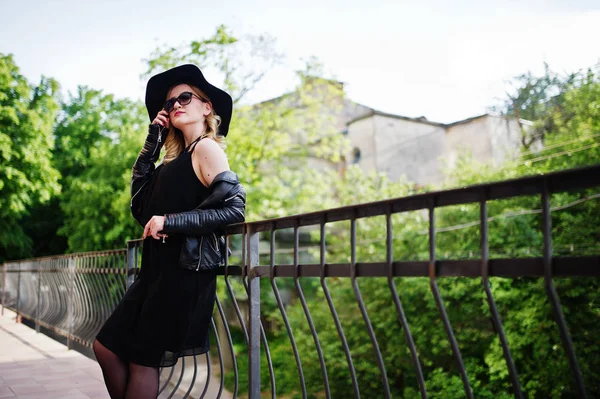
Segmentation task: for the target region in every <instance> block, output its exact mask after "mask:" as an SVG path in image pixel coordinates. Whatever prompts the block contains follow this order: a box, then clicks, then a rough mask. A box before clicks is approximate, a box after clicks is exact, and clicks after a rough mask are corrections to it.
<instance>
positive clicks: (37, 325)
mask: <svg viewBox="0 0 600 399" xmlns="http://www.w3.org/2000/svg"><path fill="white" fill-rule="evenodd" d="M34 262H35V261H34ZM35 263H36V264H37V265H36V266H37V268H38V271H37V275H36V277H37V300H36V303H35V332H36V333H39V332H40V297H41V288H42V286H41V281H42V274H41V265H42V263H41V262H39V261H38V262H35ZM32 275H33V274H32Z"/></svg>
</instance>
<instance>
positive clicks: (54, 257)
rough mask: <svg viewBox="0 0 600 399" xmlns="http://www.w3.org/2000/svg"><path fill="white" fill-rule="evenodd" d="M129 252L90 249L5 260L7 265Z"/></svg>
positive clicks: (125, 251)
mask: <svg viewBox="0 0 600 399" xmlns="http://www.w3.org/2000/svg"><path fill="white" fill-rule="evenodd" d="M126 253H127V249H107V250H102V251H90V252H76V253H71V254H62V255H48V256H40V257H38V258H26V259H19V260H11V261H7V262H5V264H6V265H7V266H9V265H14V264H19V263H27V262H41V261H50V260H58V259H71V258H85V257H106V256H112V255H125V254H126Z"/></svg>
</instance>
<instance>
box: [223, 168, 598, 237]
mask: <svg viewBox="0 0 600 399" xmlns="http://www.w3.org/2000/svg"><path fill="white" fill-rule="evenodd" d="M546 182H547V184H548V189H549V192H550V193H552V192H560V191H567V190H572V189H583V188H588V187H595V186H599V185H600V165H594V166H590V167H586V168H578V169H570V170H565V171H560V172H554V173H549V174H546V175H539V176H530V177H523V178H519V179H513V180H507V181H502V182H496V183H486V184H479V185H474V186H469V187H465V188H458V189H453V190H446V191H434V192H430V193H424V194H417V195H413V196H410V197H402V198H393V199H389V200H384V201H376V202H369V203H366V204H360V205H350V206H345V207H340V208H334V209H328V210H325V211H319V212H311V213H305V214H301V215H293V216H287V217H282V218H277V219H268V220H261V221H257V222H250V223H247V225H251V226H252V231H256V232H262V231H270V230H272V229H274V230H281V229H286V228H292V227H295V226H298V227H300V226H310V225H316V224H319V223H321V222H322V221H323V222H325V223H331V222H337V221H341V220H350V219H351V218H352V217H356V218H357V219H359V218H364V217H372V216H381V215H385V214H386V212H387V211H388V209H390V207H391V213H398V212H407V211H415V210H419V209H426V208H428V207H429V206H430V204H431V203H433V204H435V207H440V206H448V205H459V204H468V203H479V201H480V199H481V192H482V190H485V191H486V192H487V193H488V197H487V198H486V199H487V200H498V199H505V198H512V197H519V196H524V195H537V194H541V193H542V192H543V190H544V184H546ZM240 226H242V225H240ZM240 228H241V227H240ZM236 229H237V226H236V228H235V229H233V228H232V229H231V230H230V229H229V228H228V233H230V234H231V233H233V230H236ZM241 232H242V230H240V233H241Z"/></svg>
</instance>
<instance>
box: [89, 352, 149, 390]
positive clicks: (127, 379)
mask: <svg viewBox="0 0 600 399" xmlns="http://www.w3.org/2000/svg"><path fill="white" fill-rule="evenodd" d="M93 348H94V353H95V354H96V359H98V363H99V364H100V367H101V368H102V374H103V375H104V382H105V383H106V388H107V389H108V393H109V395H110V397H111V399H148V398H156V397H157V396H158V369H157V368H154V367H146V366H141V365H139V364H135V363H129V365H127V364H125V363H124V362H123V361H122V360H121V359H120V358H119V357H118V356H117V355H115V354H114V353H113V352H111V351H110V350H109V349H108V348H107V347H105V346H104V345H102V344H101V343H100V342H98V341H94V346H93Z"/></svg>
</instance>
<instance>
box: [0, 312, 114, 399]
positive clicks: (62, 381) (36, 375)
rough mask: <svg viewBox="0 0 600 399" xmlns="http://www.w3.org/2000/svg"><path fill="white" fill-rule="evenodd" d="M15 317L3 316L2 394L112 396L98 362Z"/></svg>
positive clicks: (66, 398)
mask: <svg viewBox="0 0 600 399" xmlns="http://www.w3.org/2000/svg"><path fill="white" fill-rule="evenodd" d="M15 319H16V314H15V313H14V312H12V311H10V310H8V309H4V315H3V316H1V317H0V398H2V399H4V398H15V399H16V398H18V399H37V398H40V399H53V398H57V399H58V398H61V399H90V398H98V399H108V398H109V396H108V392H107V391H106V388H105V386H104V380H103V378H102V372H101V371H100V367H99V366H98V363H96V362H95V361H94V360H92V359H89V358H87V357H85V356H84V355H82V354H80V353H79V352H76V351H74V350H67V347H66V346H64V345H63V344H61V343H59V342H57V341H55V340H53V339H52V338H50V337H48V336H46V335H44V334H38V333H36V332H35V330H34V329H31V328H29V327H27V326H25V325H23V324H20V323H17V322H16V321H15Z"/></svg>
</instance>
